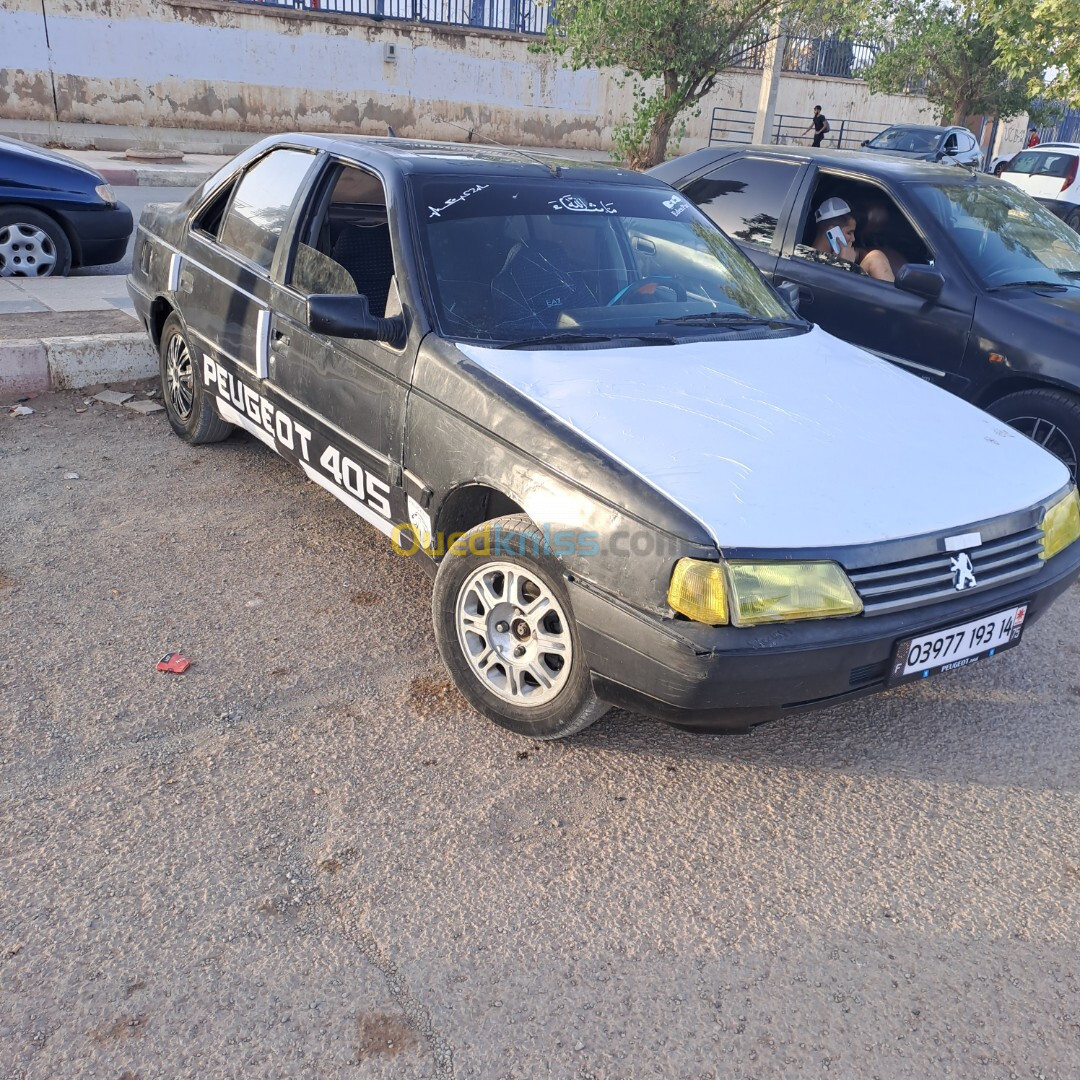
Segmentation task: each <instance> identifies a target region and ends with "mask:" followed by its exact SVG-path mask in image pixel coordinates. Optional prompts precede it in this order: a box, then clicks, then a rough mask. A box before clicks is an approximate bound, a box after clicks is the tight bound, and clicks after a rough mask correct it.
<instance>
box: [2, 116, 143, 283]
mask: <svg viewBox="0 0 1080 1080" xmlns="http://www.w3.org/2000/svg"><path fill="white" fill-rule="evenodd" d="M131 229H132V219H131V211H130V210H129V209H128V208H127V207H126V206H125V205H124V204H123V203H119V202H117V201H116V195H115V194H114V193H113V189H112V188H111V187H110V186H109V185H108V184H107V183H106V182H105V180H104V179H103V178H102V176H101V175H100V174H99V173H96V172H95V171H94V170H93V169H88V168H86V167H85V166H84V165H79V164H78V163H77V162H74V161H72V160H71V159H70V158H66V157H64V156H63V155H62V154H57V153H55V152H54V151H52V150H44V149H42V148H41V147H39V146H31V145H30V144H29V143H23V142H19V141H18V140H17V139H9V138H7V137H5V136H0V277H50V276H56V277H59V276H62V275H64V274H67V273H68V272H69V271H70V270H71V269H73V268H74V267H78V266H100V265H104V264H106V263H113V262H117V261H118V260H120V259H122V258H123V257H124V252H125V251H126V250H127V244H128V239H129V238H130V236H131Z"/></svg>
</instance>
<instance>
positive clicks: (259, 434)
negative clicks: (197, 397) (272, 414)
mask: <svg viewBox="0 0 1080 1080" xmlns="http://www.w3.org/2000/svg"><path fill="white" fill-rule="evenodd" d="M213 401H214V404H215V405H216V406H217V411H218V415H219V416H220V417H221V419H222V420H224V421H225V422H226V423H229V424H235V425H236V426H237V427H241V428H243V429H244V430H245V431H246V432H248V433H249V434H250V435H254V436H255V438H256V439H258V440H259V442H263V443H266V445H267V446H269V447H270V449H271V450H274V451H276V450H277V446H276V445H275V444H274V437H273V435H271V434H270V433H269V432H268V431H265V430H263V428H261V427H260V426H259V425H258V424H256V423H255V422H254V421H253V420H250V419H249V418H248V417H246V416H245V415H244V414H243V413H242V412H237V411H236V409H234V408H233V407H232V406H231V405H230V404H229V403H228V402H227V401H224V400H222V399H221V398H220V397H215V398H214V399H213Z"/></svg>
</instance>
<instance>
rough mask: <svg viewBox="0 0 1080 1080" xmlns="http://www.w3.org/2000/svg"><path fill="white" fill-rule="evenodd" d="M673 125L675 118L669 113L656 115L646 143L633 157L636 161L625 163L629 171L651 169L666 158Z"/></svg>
mask: <svg viewBox="0 0 1080 1080" xmlns="http://www.w3.org/2000/svg"><path fill="white" fill-rule="evenodd" d="M674 123H675V117H674V116H673V115H672V114H671V113H668V112H666V111H665V112H661V113H659V114H658V115H657V117H656V119H655V120H654V121H653V125H652V130H651V131H650V132H649V141H648V143H646V144H645V146H644V147H642V148H641V151H640V152H639V153H638V154H635V155H634V157H635V158H636V159H637V160H631V161H629V162H628V163H627V164H629V166H630V168H631V169H651V168H652V167H653V166H654V165H659V164H660V162H662V161H663V160H664V158H666V157H667V144H668V138H669V136H670V135H671V127H672V124H674Z"/></svg>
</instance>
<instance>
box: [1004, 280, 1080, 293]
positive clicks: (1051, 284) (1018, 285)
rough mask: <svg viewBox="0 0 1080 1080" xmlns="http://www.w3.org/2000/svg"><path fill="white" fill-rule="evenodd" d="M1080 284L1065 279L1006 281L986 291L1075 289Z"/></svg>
mask: <svg viewBox="0 0 1080 1080" xmlns="http://www.w3.org/2000/svg"><path fill="white" fill-rule="evenodd" d="M1078 287H1080V286H1076V285H1070V284H1069V282H1067V281H1006V282H1005V284H1004V285H993V286H991V287H990V288H989V289H987V290H986V291H987V292H999V291H1000V290H1001V289H1075V288H1078Z"/></svg>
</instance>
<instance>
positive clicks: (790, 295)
mask: <svg viewBox="0 0 1080 1080" xmlns="http://www.w3.org/2000/svg"><path fill="white" fill-rule="evenodd" d="M776 291H777V292H778V293H779V294H780V295H781V296H782V297H783V298H784V299H785V300H786V301H787V303H788V307H790V308H791V309H792V311H798V310H799V286H798V285H797V284H796V283H795V282H794V281H781V282H780V284H779V285H777V286H776Z"/></svg>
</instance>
